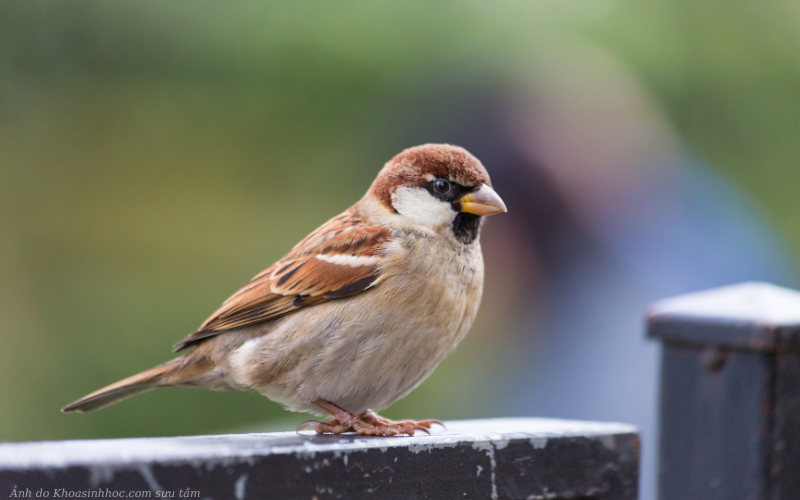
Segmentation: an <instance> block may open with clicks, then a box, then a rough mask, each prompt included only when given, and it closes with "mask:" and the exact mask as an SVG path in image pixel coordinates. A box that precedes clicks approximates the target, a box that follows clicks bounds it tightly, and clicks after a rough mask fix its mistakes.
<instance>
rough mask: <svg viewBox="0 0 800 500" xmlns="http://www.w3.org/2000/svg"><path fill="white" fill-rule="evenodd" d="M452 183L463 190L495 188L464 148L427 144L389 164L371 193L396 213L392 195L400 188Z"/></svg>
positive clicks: (487, 175) (409, 150) (414, 148)
mask: <svg viewBox="0 0 800 500" xmlns="http://www.w3.org/2000/svg"><path fill="white" fill-rule="evenodd" d="M429 175H432V176H434V177H438V178H442V179H450V180H452V181H454V182H457V183H458V184H461V185H462V186H466V187H475V188H478V187H480V185H481V184H488V185H490V186H491V185H492V181H491V180H490V179H489V174H488V173H487V172H486V169H485V168H484V167H483V165H482V164H481V162H480V161H479V160H478V159H477V158H475V157H474V156H472V154H470V153H469V151H467V150H466V149H464V148H461V147H458V146H451V145H450V144H423V145H422V146H416V147H413V148H408V149H406V150H404V151H403V152H401V153H400V154H398V155H397V156H395V157H394V158H392V159H391V160H389V162H388V163H386V165H384V167H383V169H382V170H381V171H380V172H379V173H378V177H377V178H376V179H375V182H373V183H372V187H370V193H372V194H373V195H374V196H375V197H377V198H378V199H379V200H380V201H381V203H383V205H384V206H386V207H387V208H389V209H390V210H392V211H394V207H393V206H392V193H393V192H394V190H395V189H397V188H398V187H399V186H424V185H427V183H428V182H429V179H428V176H429Z"/></svg>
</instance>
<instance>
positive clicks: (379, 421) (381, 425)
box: [297, 400, 437, 436]
mask: <svg viewBox="0 0 800 500" xmlns="http://www.w3.org/2000/svg"><path fill="white" fill-rule="evenodd" d="M314 404H315V405H317V406H319V407H320V408H322V409H323V410H325V411H326V412H328V413H329V414H331V416H333V420H328V421H327V422H318V421H316V420H309V421H307V422H303V423H302V424H300V426H299V427H298V428H297V430H298V432H299V431H300V430H301V429H304V428H305V427H308V426H309V425H313V426H314V430H315V431H316V432H317V434H341V433H343V432H350V431H356V432H358V433H359V434H364V435H367V436H397V435H401V434H406V435H409V436H413V435H414V432H415V431H422V432H425V433H428V434H430V431H428V427H430V425H431V423H437V422H436V421H426V422H425V423H428V427H425V426H423V425H417V424H416V423H415V422H396V423H395V422H391V421H389V420H386V419H384V418H381V417H378V416H377V415H376V414H375V413H373V412H371V411H367V412H364V413H362V414H361V415H354V414H352V413H350V412H349V411H347V410H344V409H342V408H339V407H338V406H336V405H335V404H333V403H331V402H330V401H325V400H318V401H314ZM362 417H363V418H362Z"/></svg>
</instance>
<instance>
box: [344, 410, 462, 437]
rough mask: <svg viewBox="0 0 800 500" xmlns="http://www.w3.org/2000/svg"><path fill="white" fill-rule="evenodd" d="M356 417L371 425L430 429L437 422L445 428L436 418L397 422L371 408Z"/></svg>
mask: <svg viewBox="0 0 800 500" xmlns="http://www.w3.org/2000/svg"><path fill="white" fill-rule="evenodd" d="M358 418H359V419H361V420H362V421H364V422H366V423H368V424H373V425H375V424H383V425H405V426H418V427H424V428H425V429H430V428H431V425H433V424H437V425H441V426H442V429H446V427H445V426H444V424H443V423H441V422H440V421H438V420H420V421H419V422H417V421H415V420H403V421H400V422H398V421H394V420H389V419H388V418H384V417H381V416H380V415H378V414H377V413H375V412H374V411H372V410H367V411H365V412H364V413H361V414H360V415H358ZM428 434H430V433H428Z"/></svg>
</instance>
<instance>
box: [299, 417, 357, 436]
mask: <svg viewBox="0 0 800 500" xmlns="http://www.w3.org/2000/svg"><path fill="white" fill-rule="evenodd" d="M309 425H312V426H314V430H315V431H316V433H317V434H342V433H343V432H351V431H353V427H351V426H350V424H346V423H345V424H343V423H341V422H339V421H338V420H336V419H335V418H334V419H331V420H328V421H327V422H318V421H316V420H306V421H305V422H303V423H302V424H300V425H299V426H297V432H300V431H301V430H303V429H305V428H306V427H308V426H309Z"/></svg>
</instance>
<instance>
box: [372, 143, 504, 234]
mask: <svg viewBox="0 0 800 500" xmlns="http://www.w3.org/2000/svg"><path fill="white" fill-rule="evenodd" d="M491 185H492V181H491V180H490V179H489V174H488V173H487V172H486V169H485V168H484V167H483V165H481V162H480V161H478V159H477V158H475V157H474V156H472V155H471V154H470V153H469V152H468V151H467V150H465V149H464V148H460V147H458V146H451V145H449V144H425V145H422V146H417V147H413V148H409V149H406V150H405V151H403V152H401V153H400V154H398V155H397V156H395V157H394V158H392V159H391V160H390V161H389V162H388V163H387V164H386V165H385V166H384V167H383V169H382V170H381V171H380V173H379V174H378V177H377V178H376V179H375V182H373V183H372V186H371V187H370V189H369V191H368V193H367V196H369V197H372V198H374V199H375V200H376V201H378V202H379V203H380V204H381V205H382V207H383V208H384V209H386V210H388V211H390V212H391V213H392V214H394V216H395V217H397V218H399V219H402V223H403V224H402V225H403V226H406V227H408V228H413V227H416V228H419V229H423V230H432V231H436V232H439V233H446V232H448V231H449V232H450V233H451V234H452V236H454V237H455V238H456V239H457V240H458V241H460V242H462V243H472V242H473V241H475V239H476V238H477V237H478V233H479V230H480V226H481V222H482V219H483V217H485V216H488V215H494V214H497V213H501V212H506V206H505V204H504V203H503V200H502V199H501V198H500V196H499V195H498V194H497V193H496V192H495V191H494V189H492V187H491Z"/></svg>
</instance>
